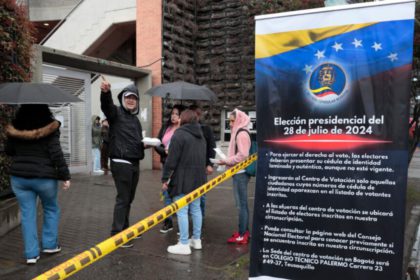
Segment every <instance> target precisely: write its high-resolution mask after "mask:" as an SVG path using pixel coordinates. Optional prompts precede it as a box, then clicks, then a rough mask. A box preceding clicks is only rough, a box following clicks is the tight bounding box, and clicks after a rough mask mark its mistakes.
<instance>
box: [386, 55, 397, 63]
mask: <svg viewBox="0 0 420 280" xmlns="http://www.w3.org/2000/svg"><path fill="white" fill-rule="evenodd" d="M387 57H388V58H389V60H391V62H394V61H395V60H398V54H397V53H390V54H389V55H388V56H387Z"/></svg>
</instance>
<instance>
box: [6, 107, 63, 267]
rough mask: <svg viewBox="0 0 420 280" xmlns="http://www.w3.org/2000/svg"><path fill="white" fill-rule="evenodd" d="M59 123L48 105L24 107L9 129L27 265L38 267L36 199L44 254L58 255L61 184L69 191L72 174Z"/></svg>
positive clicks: (13, 186) (12, 167)
mask: <svg viewBox="0 0 420 280" xmlns="http://www.w3.org/2000/svg"><path fill="white" fill-rule="evenodd" d="M59 127H60V123H59V122H58V121H56V120H54V118H53V116H52V114H51V111H50V110H49V108H48V106H47V105H41V104H36V105H35V104H34V105H32V104H31V105H22V106H21V107H20V108H19V110H18V112H17V115H16V118H15V119H14V120H13V122H12V125H8V126H7V127H6V133H7V135H8V142H7V146H6V152H7V154H8V155H10V156H12V165H11V167H10V175H11V176H10V181H11V185H12V189H13V192H14V193H15V195H16V198H17V199H18V202H19V206H20V211H21V218H22V234H23V241H24V245H25V257H26V263H27V264H35V263H36V262H37V260H38V259H39V255H40V248H39V243H38V236H37V221H36V218H37V206H36V200H37V197H38V196H39V198H40V199H41V202H42V206H43V218H44V222H43V227H42V252H43V253H50V254H51V253H58V252H60V251H61V248H60V246H59V244H58V238H57V237H58V223H59V218H60V209H59V207H58V201H57V189H58V180H62V181H64V182H63V189H68V188H69V187H70V173H69V169H68V167H67V164H66V162H65V160H64V156H63V152H62V150H61V146H60V141H59V138H60V131H59Z"/></svg>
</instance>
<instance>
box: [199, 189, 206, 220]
mask: <svg viewBox="0 0 420 280" xmlns="http://www.w3.org/2000/svg"><path fill="white" fill-rule="evenodd" d="M200 208H201V215H202V216H203V218H204V214H205V213H206V194H203V196H202V197H200Z"/></svg>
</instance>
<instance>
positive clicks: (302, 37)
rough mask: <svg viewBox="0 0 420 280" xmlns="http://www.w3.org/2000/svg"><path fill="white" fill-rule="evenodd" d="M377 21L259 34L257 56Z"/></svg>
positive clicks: (270, 53)
mask: <svg viewBox="0 0 420 280" xmlns="http://www.w3.org/2000/svg"><path fill="white" fill-rule="evenodd" d="M373 24H375V23H363V24H351V25H342V26H330V27H324V28H316V29H309V30H298V31H290V32H282V33H273V34H263V35H257V36H256V38H255V58H256V59H258V58H266V57H270V56H273V55H277V54H281V53H284V52H287V51H291V50H294V49H297V48H300V47H304V46H307V45H310V44H313V43H315V42H317V41H320V40H323V39H326V38H329V37H333V36H336V35H339V34H344V33H347V32H350V31H354V30H357V29H362V28H364V27H367V26H370V25H373Z"/></svg>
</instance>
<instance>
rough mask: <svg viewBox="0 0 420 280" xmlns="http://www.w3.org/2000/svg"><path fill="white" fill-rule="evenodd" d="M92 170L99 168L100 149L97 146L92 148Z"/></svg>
mask: <svg viewBox="0 0 420 280" xmlns="http://www.w3.org/2000/svg"><path fill="white" fill-rule="evenodd" d="M92 162H93V171H98V170H101V151H100V150H99V148H92Z"/></svg>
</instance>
